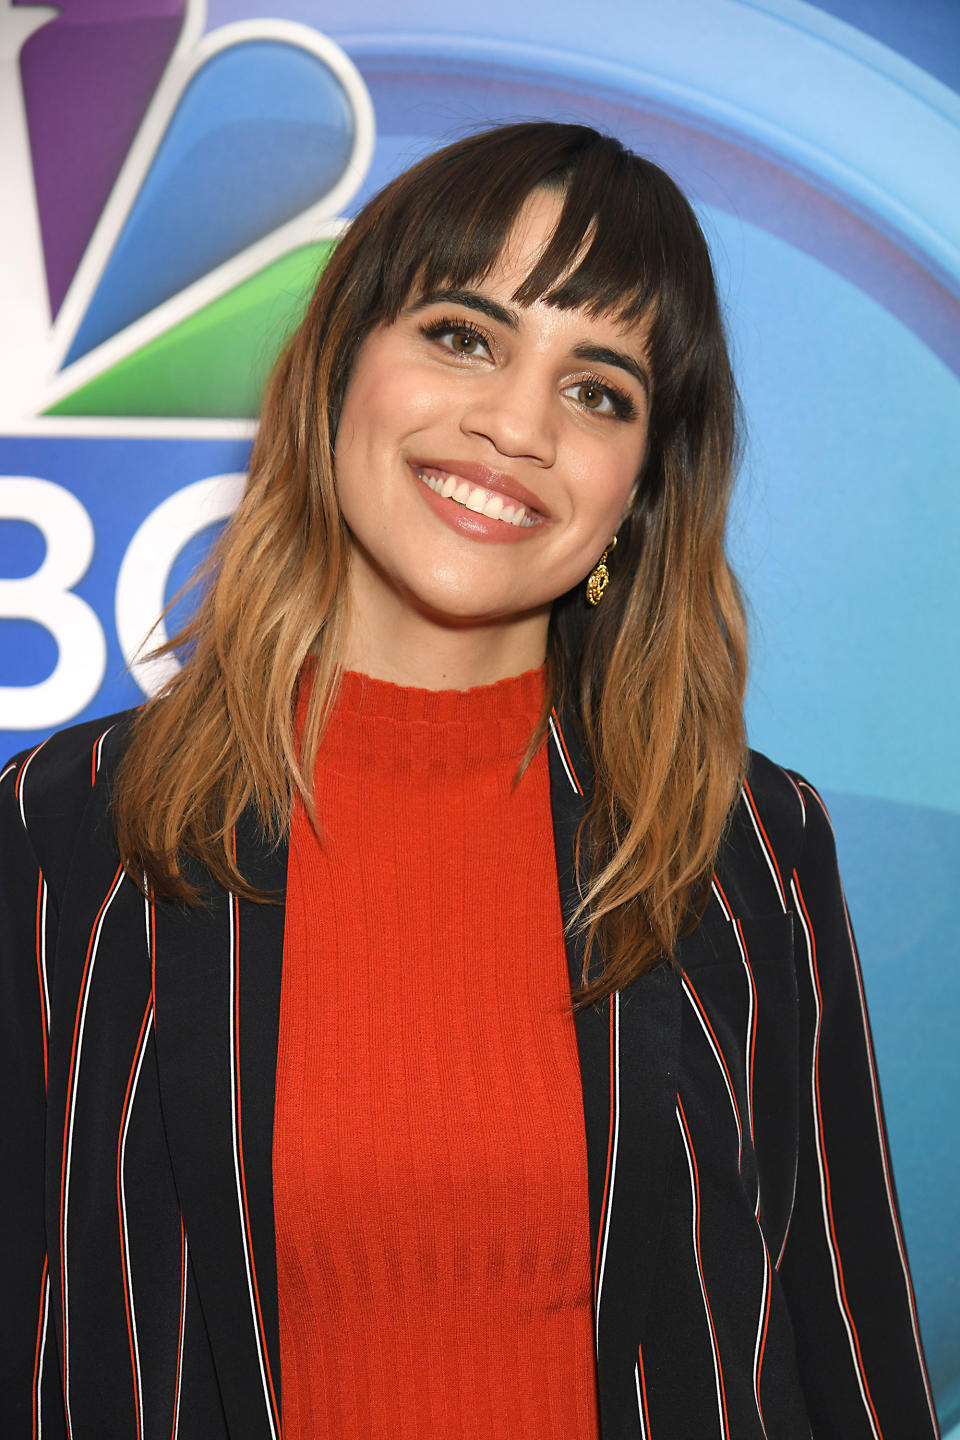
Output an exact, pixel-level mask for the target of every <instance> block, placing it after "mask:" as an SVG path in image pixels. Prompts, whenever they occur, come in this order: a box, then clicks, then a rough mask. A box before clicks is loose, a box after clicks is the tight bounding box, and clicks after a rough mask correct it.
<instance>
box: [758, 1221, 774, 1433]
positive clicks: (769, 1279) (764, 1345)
mask: <svg viewBox="0 0 960 1440" xmlns="http://www.w3.org/2000/svg"><path fill="white" fill-rule="evenodd" d="M760 1238H761V1240H763V1251H764V1258H765V1260H766V1262H767V1307H766V1310H765V1312H764V1316H763V1334H762V1336H761V1337H760V1354H759V1355H758V1357H757V1410H758V1411H759V1412H760V1424H761V1425H762V1426H763V1433H764V1435H766V1433H767V1424H766V1421H765V1420H764V1418H763V1406H762V1405H761V1403H760V1372H761V1371H762V1370H763V1352H764V1350H765V1349H766V1348H767V1324H768V1322H769V1320H770V1291H771V1290H772V1289H773V1269H772V1267H771V1265H770V1251H769V1250H768V1249H767V1242H766V1240H764V1239H763V1235H761V1236H760Z"/></svg>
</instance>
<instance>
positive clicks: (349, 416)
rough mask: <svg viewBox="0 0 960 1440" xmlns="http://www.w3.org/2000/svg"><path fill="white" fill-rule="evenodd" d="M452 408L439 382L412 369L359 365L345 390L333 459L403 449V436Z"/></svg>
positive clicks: (407, 366)
mask: <svg viewBox="0 0 960 1440" xmlns="http://www.w3.org/2000/svg"><path fill="white" fill-rule="evenodd" d="M450 403H451V401H450V397H449V396H448V395H447V394H446V391H445V388H444V386H443V385H442V384H439V383H438V381H437V377H436V376H435V375H432V374H431V373H430V372H429V371H427V370H426V369H424V368H423V367H420V366H417V365H416V364H411V363H409V362H407V363H403V364H400V363H398V364H396V365H385V364H376V363H368V364H365V365H361V366H359V367H358V368H357V370H356V371H355V372H354V375H353V378H352V379H351V381H350V385H349V386H348V388H347V394H346V397H345V399H344V404H343V411H342V413H341V417H340V427H339V430H338V432H337V453H338V454H340V453H341V450H346V449H348V448H349V449H353V448H354V447H359V448H361V449H366V450H368V449H370V448H379V447H380V446H390V445H392V444H402V442H403V440H404V438H405V437H406V436H408V435H410V434H412V433H413V432H415V431H417V430H421V429H422V428H423V427H424V426H425V425H427V424H430V423H432V422H435V421H436V420H437V419H438V418H442V417H443V416H444V415H447V414H449V411H450Z"/></svg>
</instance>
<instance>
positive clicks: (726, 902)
mask: <svg viewBox="0 0 960 1440" xmlns="http://www.w3.org/2000/svg"><path fill="white" fill-rule="evenodd" d="M713 883H714V885H716V887H717V889H718V890H719V891H720V899H721V900H722V901H723V908H724V910H726V912H727V919H728V920H732V919H733V911H732V910H731V909H730V901H729V900H728V899H727V897H726V895H725V894H724V893H723V886H722V885H721V884H720V881H719V880H718V879H717V873H716V871H714V873H713Z"/></svg>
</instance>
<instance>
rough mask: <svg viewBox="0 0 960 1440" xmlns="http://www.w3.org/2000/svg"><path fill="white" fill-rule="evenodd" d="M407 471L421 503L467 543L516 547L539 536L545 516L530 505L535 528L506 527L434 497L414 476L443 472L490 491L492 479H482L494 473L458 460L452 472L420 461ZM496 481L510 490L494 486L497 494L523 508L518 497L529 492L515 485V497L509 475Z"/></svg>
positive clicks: (450, 469) (439, 497)
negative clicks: (423, 471) (473, 541)
mask: <svg viewBox="0 0 960 1440" xmlns="http://www.w3.org/2000/svg"><path fill="white" fill-rule="evenodd" d="M408 468H409V470H410V478H411V479H412V481H413V483H414V485H416V487H417V491H418V492H419V494H420V496H421V498H422V500H423V502H424V504H425V505H426V506H427V507H428V508H429V509H430V510H432V511H433V513H434V514H435V515H436V516H437V517H438V518H439V519H440V520H442V521H443V522H444V524H445V525H448V526H449V527H450V529H451V530H454V531H456V533H457V534H458V535H463V536H465V537H466V538H467V539H468V540H479V541H481V542H484V543H486V544H491V545H517V544H520V543H522V542H523V541H524V540H530V539H531V538H532V537H533V536H534V535H537V534H539V533H540V530H541V529H542V526H543V524H544V523H545V518H546V517H545V516H544V514H543V511H541V510H536V509H534V507H533V506H532V505H529V506H527V509H528V511H530V512H532V514H533V515H534V516H535V518H536V521H537V523H536V524H534V525H508V524H505V523H504V521H502V520H494V519H492V518H491V517H490V516H489V515H481V514H479V513H478V512H477V511H476V510H468V509H467V507H466V506H465V505H460V504H458V503H457V501H456V500H444V498H443V496H442V495H438V494H436V492H435V491H433V490H431V489H430V487H429V485H424V483H423V481H422V480H421V479H420V478H419V477H418V475H417V471H418V470H420V469H424V468H426V469H428V470H446V471H447V474H449V475H456V476H458V477H459V478H460V479H461V480H467V481H468V482H469V483H471V484H473V485H482V486H484V488H485V489H487V490H493V489H494V488H495V487H494V486H493V484H492V483H491V480H490V479H487V478H485V477H487V476H489V477H494V476H496V472H495V471H492V470H487V469H486V467H485V466H483V465H470V466H466V465H464V464H463V462H462V461H458V462H457V468H456V470H454V469H453V468H452V466H447V465H444V464H442V463H439V462H437V461H429V462H428V461H426V460H420V461H417V462H415V461H412V460H411V461H410V462H409V467H408ZM498 478H501V479H502V480H503V481H504V482H505V483H509V484H510V486H511V489H510V490H504V489H503V488H501V487H500V486H498V487H496V488H497V493H498V494H500V495H504V496H505V497H506V498H507V499H510V500H513V501H514V502H515V503H518V504H521V505H526V501H525V500H523V499H521V495H529V494H530V492H529V491H528V490H524V489H523V487H522V486H518V487H516V489H519V491H520V494H517V493H516V489H514V488H513V487H514V484H515V482H513V481H512V480H510V478H509V477H508V476H502V477H498Z"/></svg>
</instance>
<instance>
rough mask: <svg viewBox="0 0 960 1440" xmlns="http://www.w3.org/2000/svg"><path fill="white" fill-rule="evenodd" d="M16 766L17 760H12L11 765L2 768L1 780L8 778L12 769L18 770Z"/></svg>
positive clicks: (0, 772)
mask: <svg viewBox="0 0 960 1440" xmlns="http://www.w3.org/2000/svg"><path fill="white" fill-rule="evenodd" d="M16 768H17V762H16V761H15V760H11V761H10V764H9V765H6V766H4V768H3V769H2V770H0V781H3V780H6V778H7V776H8V775H9V774H10V772H11V771H12V770H16Z"/></svg>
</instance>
